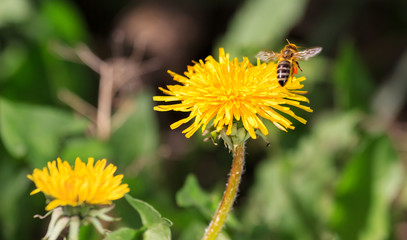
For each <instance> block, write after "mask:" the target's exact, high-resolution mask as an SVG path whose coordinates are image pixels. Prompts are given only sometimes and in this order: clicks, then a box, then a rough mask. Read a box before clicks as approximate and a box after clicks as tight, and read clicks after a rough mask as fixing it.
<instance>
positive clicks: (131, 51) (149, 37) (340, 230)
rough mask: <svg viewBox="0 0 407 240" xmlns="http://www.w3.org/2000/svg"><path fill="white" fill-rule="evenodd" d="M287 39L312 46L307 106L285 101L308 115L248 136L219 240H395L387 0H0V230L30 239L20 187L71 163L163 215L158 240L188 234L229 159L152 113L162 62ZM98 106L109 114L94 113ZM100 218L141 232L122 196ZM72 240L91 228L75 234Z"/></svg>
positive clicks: (405, 29)
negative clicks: (106, 82)
mask: <svg viewBox="0 0 407 240" xmlns="http://www.w3.org/2000/svg"><path fill="white" fill-rule="evenodd" d="M286 38H287V39H289V40H290V41H291V42H293V43H295V44H297V45H299V46H303V47H313V46H321V47H323V48H324V50H323V52H322V53H321V54H320V55H319V56H318V57H315V58H312V59H311V60H309V61H308V62H301V63H300V64H301V67H302V69H303V70H304V71H303V72H300V73H299V76H306V77H307V81H306V82H305V89H306V90H307V91H309V94H308V95H307V97H308V98H309V99H310V101H311V103H310V106H311V107H312V108H313V109H314V113H305V112H302V111H301V110H300V109H298V111H297V110H296V113H297V114H298V115H299V116H303V117H304V118H305V119H307V120H308V123H307V124H306V125H301V123H298V122H295V120H293V121H294V122H295V125H296V129H295V130H294V131H289V132H288V133H284V132H281V131H279V130H277V129H275V127H274V126H272V124H269V129H270V135H268V136H267V137H268V140H269V141H270V143H271V144H270V146H269V147H267V146H266V142H264V141H263V140H261V139H258V140H250V141H249V142H248V144H247V157H246V159H247V165H246V169H245V174H244V176H243V180H242V185H241V191H240V194H239V196H238V198H237V201H236V204H235V207H234V211H233V216H231V217H230V219H229V220H230V221H229V222H228V223H227V226H226V228H225V231H224V233H223V235H222V236H221V237H220V238H219V239H223V240H225V239H234V240H235V239H236V240H248V239H256V240H269V239H271V240H274V239H281V240H291V239H304V240H308V239H310V240H311V239H312V240H316V239H321V240H353V239H360V240H362V239H366V240H375V239H377V240H381V239H395V240H396V239H397V240H401V239H407V192H406V191H405V189H406V181H407V180H406V171H405V170H406V169H405V166H406V156H407V122H406V121H407V105H406V96H407V94H406V92H407V51H406V49H407V48H406V44H407V2H406V1H401V0H391V1H379V0H359V1H354V0H330V1H325V0H308V1H306V0H285V1H281V0H239V1H232V0H223V1H215V0H210V1H205V0H199V1H182V0H179V1H175V0H173V1H164V0H163V1H158V0H157V1H125V0H119V1H96V0H87V1H79V0H76V1H68V0H32V1H30V0H0V238H1V239H16V240H24V239H40V238H41V237H42V236H44V235H45V232H46V228H47V223H48V221H49V220H40V219H38V218H35V219H34V218H33V215H35V214H44V213H45V209H44V208H45V203H44V196H43V195H41V194H37V195H34V196H29V193H30V192H31V191H32V190H33V189H34V185H33V183H31V182H30V181H29V180H28V179H27V178H26V175H27V174H29V173H31V172H32V170H33V168H42V167H44V166H45V165H46V162H48V161H51V160H54V159H56V158H57V157H58V156H60V157H62V158H63V159H64V160H67V161H70V162H71V163H73V162H74V160H75V158H76V157H77V156H79V157H81V158H82V160H84V161H86V159H87V158H88V157H95V158H107V159H108V160H109V162H111V163H113V164H115V165H117V166H118V173H123V174H124V175H125V179H124V181H125V182H126V183H128V184H129V185H130V189H131V192H130V195H132V196H133V197H136V198H138V199H142V200H144V201H146V202H148V203H150V204H151V205H152V206H154V207H155V208H156V209H157V210H158V211H159V212H160V213H161V214H162V215H163V217H166V218H168V219H170V220H171V221H172V222H173V225H172V227H171V231H172V238H173V239H180V240H198V239H200V238H201V236H202V233H203V231H204V228H205V227H206V225H207V224H208V222H209V220H210V218H211V214H212V212H213V211H214V210H215V209H216V207H217V204H218V202H219V200H220V198H221V195H222V193H223V189H224V186H225V183H226V180H227V175H228V172H229V168H230V165H231V156H230V154H229V153H228V151H227V149H226V148H224V147H223V144H219V145H218V146H214V145H213V144H212V143H210V142H203V141H202V140H203V137H201V136H199V134H195V136H193V137H192V138H191V139H186V138H185V137H184V135H183V134H182V133H181V131H182V128H180V129H177V130H174V131H171V130H170V128H169V125H170V124H171V123H172V122H174V121H176V120H178V119H180V118H182V117H185V114H181V113H173V112H167V113H162V112H153V106H154V105H156V104H157V103H154V102H153V101H152V96H154V95H162V93H160V92H159V91H158V90H157V86H165V85H167V84H171V83H173V82H171V78H170V76H169V75H168V74H167V73H166V71H167V70H168V69H170V70H172V71H175V72H177V73H182V72H183V71H185V69H186V66H187V65H191V64H192V62H191V61H192V60H195V61H196V60H198V59H203V58H205V57H206V56H208V55H210V54H214V55H215V57H216V58H217V49H218V48H219V47H224V48H225V50H226V51H227V52H230V53H231V54H232V55H233V56H236V57H239V58H240V59H241V57H242V56H248V57H251V60H252V61H253V62H254V61H255V59H254V57H253V56H254V55H255V54H256V53H257V52H258V51H260V50H262V49H265V48H268V49H272V50H275V51H279V50H280V49H281V48H282V47H283V46H284V45H285V43H286V42H285V39H286ZM86 46H87V47H86ZM96 56H97V57H96ZM102 61H103V62H102ZM84 62H85V63H86V64H84ZM92 69H93V70H92ZM106 69H107V70H106ZM94 70H95V71H96V72H95V71H94ZM106 71H107V72H108V73H106ZM109 71H111V72H113V75H108V74H109ZM106 74H107V75H106ZM101 76H102V77H101ZM109 76H110V78H109ZM101 78H102V79H106V78H107V79H113V80H114V83H113V85H114V86H113V89H114V95H113V96H112V97H109V96H108V97H106V95H103V93H102V92H103V91H100V90H99V82H103V81H102V80H100V79H101ZM105 87H106V86H104V87H101V89H102V88H105ZM102 96H105V97H102ZM109 100H111V102H109ZM103 104H104V105H103ZM102 105H103V106H108V108H109V109H110V107H111V109H112V117H111V118H110V117H109V115H108V118H104V119H103V118H101V119H99V120H98V118H97V117H96V116H97V115H98V111H100V107H99V109H98V106H102ZM106 122H107V126H110V127H111V128H110V130H109V129H107V130H106V128H105V127H103V126H106ZM106 132H107V134H106ZM113 215H114V216H117V217H121V218H122V221H121V222H117V223H113V224H109V225H107V226H106V227H107V228H109V229H112V230H113V229H117V228H118V227H120V226H126V227H131V228H139V227H140V226H141V222H140V217H139V215H138V214H137V212H135V211H133V210H131V207H130V205H129V204H128V203H127V202H126V201H125V200H119V201H117V206H116V208H115V211H114V213H113ZM81 239H90V240H92V239H101V236H100V235H98V234H97V233H96V232H95V231H94V230H93V228H92V227H84V228H83V229H82V230H81Z"/></svg>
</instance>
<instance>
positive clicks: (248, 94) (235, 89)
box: [153, 48, 312, 139]
mask: <svg viewBox="0 0 407 240" xmlns="http://www.w3.org/2000/svg"><path fill="white" fill-rule="evenodd" d="M168 72H169V74H170V75H171V76H172V77H173V78H174V80H175V81H178V82H179V83H181V85H168V86H167V89H163V88H159V89H160V90H161V91H162V92H163V93H165V94H167V95H168V96H155V97H154V98H153V100H154V101H164V102H173V101H180V103H176V104H172V105H159V106H156V107H154V110H156V111H170V110H173V111H181V112H190V114H189V116H188V117H187V118H184V119H181V120H179V121H177V122H175V123H173V124H172V125H171V126H170V127H171V129H175V128H177V127H179V126H180V125H182V124H184V123H187V122H189V121H192V120H193V123H192V124H191V125H190V126H189V127H188V128H186V129H185V130H184V131H183V133H186V137H187V138H189V137H191V136H192V135H193V134H194V133H195V132H196V131H197V130H198V129H199V128H201V127H202V132H203V131H204V130H205V129H206V127H207V125H208V124H210V123H211V122H213V126H214V127H215V128H216V130H217V131H218V132H220V131H221V130H222V129H223V128H227V131H226V134H227V135H230V134H231V132H232V125H233V122H234V121H241V122H242V123H243V126H244V128H245V129H246V130H247V131H248V132H249V134H250V136H251V137H252V138H254V139H255V138H256V133H255V131H256V130H260V131H261V133H262V134H264V135H267V134H268V131H267V128H266V126H265V125H264V123H263V119H267V120H269V121H271V122H272V123H274V125H275V126H277V127H278V128H279V129H281V130H284V131H287V130H286V129H294V126H293V125H292V122H291V121H290V120H288V119H287V118H286V117H285V116H284V115H282V114H286V115H289V116H291V117H293V118H295V119H296V120H298V121H299V122H301V123H304V124H305V123H306V120H305V119H303V118H301V117H299V116H297V115H296V114H295V113H294V112H293V111H292V110H291V109H290V106H295V107H297V108H301V109H303V110H305V111H308V112H312V109H311V108H309V107H308V106H304V105H301V102H306V103H309V101H308V99H307V98H306V97H304V96H302V94H305V93H306V92H305V91H300V89H301V88H302V87H303V85H302V84H301V82H302V81H304V80H305V78H304V77H300V78H296V77H293V78H292V80H290V81H289V82H288V83H287V85H286V86H285V87H281V86H280V85H279V84H278V81H277V78H276V76H277V74H276V64H275V63H274V62H270V63H268V64H267V63H260V60H257V65H252V64H251V63H250V62H249V59H248V58H246V57H244V58H243V61H241V62H239V61H238V59H237V58H234V59H230V56H229V54H225V51H224V49H223V48H221V49H219V61H216V60H215V59H214V58H213V57H212V56H209V57H207V58H206V59H205V61H202V60H200V61H199V62H195V64H194V65H193V66H188V69H187V72H185V73H184V74H185V76H182V75H179V74H176V73H174V72H171V71H168Z"/></svg>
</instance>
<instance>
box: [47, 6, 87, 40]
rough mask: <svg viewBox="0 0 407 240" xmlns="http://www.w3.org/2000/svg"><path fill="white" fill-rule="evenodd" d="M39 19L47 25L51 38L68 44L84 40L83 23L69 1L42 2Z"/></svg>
mask: <svg viewBox="0 0 407 240" xmlns="http://www.w3.org/2000/svg"><path fill="white" fill-rule="evenodd" d="M40 17H42V18H43V21H44V22H45V23H46V24H47V25H48V27H49V29H50V30H51V31H50V32H49V33H50V34H51V35H53V36H52V37H57V38H58V39H62V40H64V41H66V42H68V43H70V44H75V43H78V42H81V41H84V40H85V37H86V31H85V29H84V26H85V24H84V21H83V20H82V17H81V15H80V13H79V11H78V10H77V9H76V8H75V6H74V4H72V3H71V2H70V1H61V0H59V1H45V2H43V6H42V8H41V12H40ZM47 37H51V36H47Z"/></svg>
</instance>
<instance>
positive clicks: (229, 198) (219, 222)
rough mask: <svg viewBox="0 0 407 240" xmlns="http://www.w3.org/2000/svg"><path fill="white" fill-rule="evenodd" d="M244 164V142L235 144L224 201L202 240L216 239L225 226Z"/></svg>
mask: <svg viewBox="0 0 407 240" xmlns="http://www.w3.org/2000/svg"><path fill="white" fill-rule="evenodd" d="M243 166H244V142H243V143H241V144H238V145H234V146H233V163H232V169H231V170H230V176H229V180H228V184H227V186H226V190H225V192H224V194H223V199H222V202H221V203H220V205H219V207H218V210H217V211H216V213H215V216H213V218H212V221H211V223H210V224H209V227H208V228H207V229H206V231H205V236H204V237H203V238H202V240H215V239H216V238H217V237H218V235H219V233H220V231H221V230H222V228H223V226H224V225H225V221H226V218H227V216H228V214H229V212H230V210H231V208H232V206H233V203H234V201H235V198H236V194H237V191H238V189H239V184H240V179H241V178H242V173H243Z"/></svg>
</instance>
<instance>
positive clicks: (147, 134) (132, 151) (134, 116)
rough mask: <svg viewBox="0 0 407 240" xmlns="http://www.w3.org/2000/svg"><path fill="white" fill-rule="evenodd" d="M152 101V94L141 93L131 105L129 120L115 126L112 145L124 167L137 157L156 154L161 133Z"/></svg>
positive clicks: (111, 139) (111, 140)
mask: <svg viewBox="0 0 407 240" xmlns="http://www.w3.org/2000/svg"><path fill="white" fill-rule="evenodd" d="M151 99H152V95H151V94H150V93H139V94H138V95H137V97H136V98H135V99H134V100H133V102H132V103H131V105H130V108H129V111H128V112H130V114H129V116H128V117H127V120H126V121H125V122H124V123H123V124H121V125H119V126H117V124H116V125H113V129H116V130H115V131H114V132H113V133H112V136H111V138H110V144H111V145H112V146H113V149H114V150H115V156H116V157H117V161H118V162H120V163H121V164H122V165H129V164H131V163H132V162H133V161H134V159H136V158H137V157H141V156H143V157H151V156H154V155H155V154H156V151H157V148H158V138H159V136H158V135H159V133H158V126H157V122H156V118H155V116H154V112H153V106H152V101H151ZM119 123H121V122H119Z"/></svg>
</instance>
